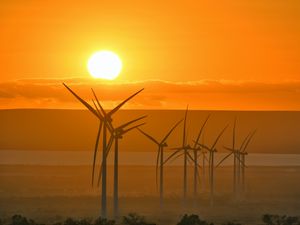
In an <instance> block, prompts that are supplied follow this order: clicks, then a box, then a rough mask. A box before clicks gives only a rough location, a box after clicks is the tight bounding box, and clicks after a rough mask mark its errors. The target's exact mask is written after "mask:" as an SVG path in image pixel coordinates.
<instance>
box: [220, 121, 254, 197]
mask: <svg viewBox="0 0 300 225" xmlns="http://www.w3.org/2000/svg"><path fill="white" fill-rule="evenodd" d="M233 131H234V132H233V134H235V125H234V130H233ZM254 133H255V132H253V133H252V134H251V133H249V134H248V135H247V136H246V137H245V139H244V140H243V142H242V143H241V146H240V148H237V149H236V148H233V147H235V144H233V147H232V148H228V147H224V148H225V149H226V150H228V151H230V153H228V155H226V156H225V157H224V158H223V159H222V160H221V161H220V162H219V163H218V164H217V166H216V167H218V166H220V165H221V164H222V163H223V162H224V161H225V160H226V159H227V158H229V157H230V156H231V155H233V157H234V159H235V160H234V165H233V166H234V168H235V167H236V169H235V170H234V173H236V174H234V178H235V179H236V182H234V185H236V186H234V189H233V190H234V194H235V197H237V194H239V191H240V174H241V173H242V176H243V171H244V169H245V167H246V165H245V161H243V157H244V156H243V155H242V154H243V153H242V152H244V151H245V148H247V146H248V144H249V142H250V140H251V139H252V136H253V135H254ZM233 140H235V135H234V138H233ZM233 143H234V142H233ZM240 171H241V173H240ZM242 180H243V177H242ZM237 190H238V191H237Z"/></svg>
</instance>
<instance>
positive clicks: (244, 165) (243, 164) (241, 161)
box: [234, 154, 246, 167]
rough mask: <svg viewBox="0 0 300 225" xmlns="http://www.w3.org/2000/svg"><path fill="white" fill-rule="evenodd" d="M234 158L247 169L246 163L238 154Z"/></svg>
mask: <svg viewBox="0 0 300 225" xmlns="http://www.w3.org/2000/svg"><path fill="white" fill-rule="evenodd" d="M234 157H235V158H236V159H237V160H238V161H239V162H240V163H241V164H242V166H243V167H246V165H245V163H244V162H243V161H242V160H241V159H240V158H239V157H238V156H237V155H236V154H234Z"/></svg>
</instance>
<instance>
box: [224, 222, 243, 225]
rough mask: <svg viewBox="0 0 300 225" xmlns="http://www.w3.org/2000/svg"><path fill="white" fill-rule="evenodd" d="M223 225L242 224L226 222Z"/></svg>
mask: <svg viewBox="0 0 300 225" xmlns="http://www.w3.org/2000/svg"><path fill="white" fill-rule="evenodd" d="M223 225H242V224H240V223H235V222H227V223H223Z"/></svg>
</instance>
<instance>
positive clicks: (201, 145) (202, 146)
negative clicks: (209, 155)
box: [198, 143, 210, 151]
mask: <svg viewBox="0 0 300 225" xmlns="http://www.w3.org/2000/svg"><path fill="white" fill-rule="evenodd" d="M198 145H199V146H200V147H201V148H204V149H206V150H208V151H210V148H209V147H207V146H206V145H203V144H199V143H198Z"/></svg>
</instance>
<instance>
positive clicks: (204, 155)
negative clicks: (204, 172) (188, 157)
mask: <svg viewBox="0 0 300 225" xmlns="http://www.w3.org/2000/svg"><path fill="white" fill-rule="evenodd" d="M203 157H204V159H205V160H206V162H208V163H209V161H208V158H207V156H206V154H205V153H203Z"/></svg>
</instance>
